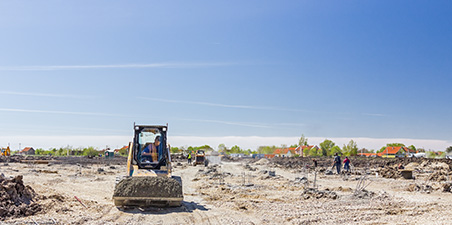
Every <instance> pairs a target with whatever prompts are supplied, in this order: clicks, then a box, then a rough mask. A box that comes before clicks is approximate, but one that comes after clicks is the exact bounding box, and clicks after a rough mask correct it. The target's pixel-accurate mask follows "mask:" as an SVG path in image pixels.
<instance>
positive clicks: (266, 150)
mask: <svg viewBox="0 0 452 225" xmlns="http://www.w3.org/2000/svg"><path fill="white" fill-rule="evenodd" d="M276 149H277V147H276V146H274V145H273V146H259V148H258V149H257V152H259V154H273V152H275V150H276Z"/></svg>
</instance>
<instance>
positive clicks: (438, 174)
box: [427, 170, 449, 182]
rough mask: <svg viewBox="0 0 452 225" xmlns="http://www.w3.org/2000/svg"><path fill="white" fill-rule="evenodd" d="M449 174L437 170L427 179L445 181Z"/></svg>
mask: <svg viewBox="0 0 452 225" xmlns="http://www.w3.org/2000/svg"><path fill="white" fill-rule="evenodd" d="M448 176H449V174H448V172H446V171H444V170H437V171H435V172H434V173H432V174H430V175H429V176H428V177H427V180H428V181H437V182H439V181H447V178H448Z"/></svg>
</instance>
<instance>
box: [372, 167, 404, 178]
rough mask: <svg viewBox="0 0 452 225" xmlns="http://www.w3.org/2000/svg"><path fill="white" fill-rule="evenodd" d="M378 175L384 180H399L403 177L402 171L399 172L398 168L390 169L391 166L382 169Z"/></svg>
mask: <svg viewBox="0 0 452 225" xmlns="http://www.w3.org/2000/svg"><path fill="white" fill-rule="evenodd" d="M378 173H379V174H380V175H381V176H382V177H384V178H394V179H397V178H401V177H402V175H401V174H400V171H398V170H397V168H394V167H389V166H387V167H383V168H381V169H380V170H379V171H378Z"/></svg>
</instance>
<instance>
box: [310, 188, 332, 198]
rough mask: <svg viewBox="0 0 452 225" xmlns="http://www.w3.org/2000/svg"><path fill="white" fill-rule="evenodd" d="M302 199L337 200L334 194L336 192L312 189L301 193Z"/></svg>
mask: <svg viewBox="0 0 452 225" xmlns="http://www.w3.org/2000/svg"><path fill="white" fill-rule="evenodd" d="M302 197H303V198H304V199H310V198H312V199H314V198H315V199H321V198H326V199H337V198H338V196H337V194H336V192H334V191H329V190H323V191H322V190H317V189H314V188H306V189H304V191H303V194H302Z"/></svg>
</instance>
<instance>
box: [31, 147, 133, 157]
mask: <svg viewBox="0 0 452 225" xmlns="http://www.w3.org/2000/svg"><path fill="white" fill-rule="evenodd" d="M102 153H103V152H102V151H99V150H98V149H97V148H94V147H91V146H90V147H80V148H72V147H71V146H66V147H61V148H51V149H49V150H44V149H42V148H38V149H36V150H35V155H52V156H67V155H71V156H90V157H93V156H98V155H99V154H102ZM119 154H120V155H122V156H127V149H121V150H120V151H119Z"/></svg>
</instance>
